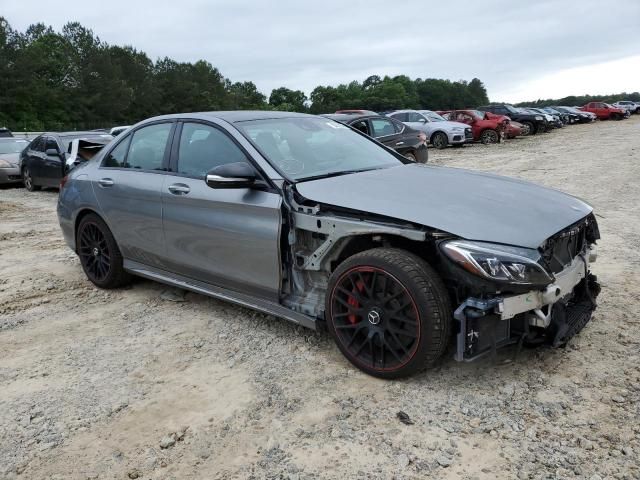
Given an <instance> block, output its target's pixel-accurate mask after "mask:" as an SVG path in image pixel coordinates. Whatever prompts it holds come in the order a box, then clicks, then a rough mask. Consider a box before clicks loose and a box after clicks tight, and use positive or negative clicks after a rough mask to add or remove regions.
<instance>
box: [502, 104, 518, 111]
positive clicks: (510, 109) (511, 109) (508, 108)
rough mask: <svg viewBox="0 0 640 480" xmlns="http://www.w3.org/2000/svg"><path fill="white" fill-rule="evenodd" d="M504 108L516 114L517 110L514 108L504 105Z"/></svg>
mask: <svg viewBox="0 0 640 480" xmlns="http://www.w3.org/2000/svg"><path fill="white" fill-rule="evenodd" d="M504 108H506V109H507V111H508V112H511V113H518V110H517V109H516V108H515V107H512V106H511V105H505V106H504Z"/></svg>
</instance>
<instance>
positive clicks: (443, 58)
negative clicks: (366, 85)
mask: <svg viewBox="0 0 640 480" xmlns="http://www.w3.org/2000/svg"><path fill="white" fill-rule="evenodd" d="M0 15H4V16H5V17H6V18H7V20H8V21H9V23H10V24H11V25H12V27H13V28H16V29H19V30H24V29H25V28H26V27H27V26H28V25H29V24H31V23H35V22H44V23H45V24H47V25H52V26H53V27H54V28H55V29H56V30H59V29H60V28H61V27H62V25H64V24H65V23H66V22H68V21H75V20H77V21H79V22H80V23H81V24H83V25H84V26H86V27H89V28H91V29H92V30H93V31H94V33H95V34H97V35H98V36H99V37H100V38H101V39H102V40H105V41H107V42H108V43H110V44H117V45H132V46H134V47H135V48H137V49H139V50H142V51H144V52H146V53H147V54H148V55H149V56H150V57H151V58H152V59H154V60H155V59H157V58H158V57H164V56H169V57H171V58H173V59H175V60H178V61H195V60H198V59H205V60H207V61H209V62H211V63H212V64H213V65H214V66H215V67H217V68H218V69H219V70H220V71H221V73H222V74H223V75H224V76H226V77H227V78H230V79H231V80H232V81H244V80H251V81H253V82H255V83H256V85H257V86H258V88H259V89H260V90H261V91H262V92H263V93H265V94H266V95H267V96H268V95H269V93H270V91H271V89H273V88H277V87H280V86H286V87H289V88H292V89H300V90H304V91H305V92H306V93H307V94H309V93H310V92H311V90H312V89H313V88H314V87H315V86H317V85H337V84H339V83H345V82H349V81H351V80H360V81H362V80H364V79H365V78H366V77H367V76H369V75H373V74H378V75H399V74H405V75H408V76H410V77H412V78H416V77H421V78H427V77H435V78H448V79H451V80H458V79H466V80H471V79H472V78H473V77H478V78H480V79H481V80H482V81H483V82H484V83H485V85H486V87H487V90H488V93H489V97H490V98H491V99H492V100H494V101H498V100H504V101H514V102H515V101H519V100H532V99H537V98H549V97H560V96H565V95H571V94H576V95H581V94H585V93H593V94H598V93H603V94H604V93H617V92H620V91H625V90H626V91H629V92H631V91H638V90H640V0H607V1H602V0H575V1H573V0H569V1H562V0H534V1H528V2H527V1H515V0H511V1H497V0H495V1H494V0H481V1H478V0H469V1H462V0H458V1H455V2H449V1H443V2H437V4H436V2H434V1H428V0H415V1H414V0H406V1H395V2H394V1H389V0H386V1H381V0H364V1H363V0H350V1H345V0H322V1H313V2H311V1H302V0H277V1H276V0H271V1H250V0H228V1H216V0H181V1H178V2H176V1H162V0H129V1H124V0H109V1H101V2H95V1H89V0H65V1H52V0H46V1H45V0H42V1H36V0H20V1H18V0H0Z"/></svg>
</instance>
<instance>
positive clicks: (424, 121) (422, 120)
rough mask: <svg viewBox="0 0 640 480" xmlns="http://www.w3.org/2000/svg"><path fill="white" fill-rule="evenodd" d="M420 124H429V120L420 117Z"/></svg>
mask: <svg viewBox="0 0 640 480" xmlns="http://www.w3.org/2000/svg"><path fill="white" fill-rule="evenodd" d="M418 121H419V122H420V123H427V119H426V118H424V117H420V120H418Z"/></svg>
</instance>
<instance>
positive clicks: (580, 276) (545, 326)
mask: <svg viewBox="0 0 640 480" xmlns="http://www.w3.org/2000/svg"><path fill="white" fill-rule="evenodd" d="M590 257H591V258H590ZM594 260H595V252H594V251H591V253H587V254H586V255H579V256H576V257H575V258H574V259H573V261H572V262H571V264H570V265H569V266H567V267H566V268H565V269H564V270H562V271H561V272H559V273H558V274H556V275H555V277H556V281H555V282H554V283H552V284H551V285H549V286H547V287H546V288H545V289H544V290H532V291H530V292H527V293H524V294H521V295H510V296H497V297H494V298H489V299H479V298H468V299H466V300H465V301H464V302H463V303H462V304H461V305H460V306H459V307H458V308H457V309H456V311H455V313H454V318H455V319H456V320H457V321H458V333H457V339H456V353H455V359H456V360H458V361H471V360H475V359H476V358H478V357H480V356H483V355H485V354H487V353H489V352H491V351H495V350H496V349H497V348H500V347H503V346H505V345H509V344H513V343H518V342H521V341H525V340H526V339H530V338H532V336H533V335H532V334H534V333H537V337H538V339H540V338H542V339H543V341H544V342H545V343H548V344H550V345H552V346H554V347H559V346H562V345H564V344H566V343H567V341H568V340H569V339H571V338H572V337H573V336H574V335H576V334H577V333H578V332H580V331H581V330H582V328H583V327H584V326H585V325H586V324H587V323H588V322H589V320H590V319H591V315H592V313H593V311H594V310H595V308H596V297H597V296H598V294H599V293H600V285H599V284H598V282H597V279H596V277H595V276H594V275H592V274H590V273H588V271H589V261H594ZM534 330H535V332H534Z"/></svg>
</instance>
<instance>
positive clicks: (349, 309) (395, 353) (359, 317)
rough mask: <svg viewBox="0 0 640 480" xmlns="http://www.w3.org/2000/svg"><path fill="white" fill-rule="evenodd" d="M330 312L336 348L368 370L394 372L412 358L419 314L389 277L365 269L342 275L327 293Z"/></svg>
mask: <svg viewBox="0 0 640 480" xmlns="http://www.w3.org/2000/svg"><path fill="white" fill-rule="evenodd" d="M331 311H332V317H333V319H334V328H335V330H336V333H337V335H338V338H339V340H340V342H341V343H342V344H343V345H344V347H345V348H346V349H347V351H348V352H349V353H350V354H351V355H352V356H353V357H354V358H357V359H358V360H359V361H360V362H362V363H364V364H366V365H369V366H370V367H371V368H375V369H379V370H394V369H397V368H399V367H402V366H404V365H405V364H406V363H407V362H408V361H409V360H411V358H412V357H413V355H415V351H416V348H417V346H418V339H419V338H420V323H419V322H418V309H417V307H416V303H415V301H414V299H413V298H412V297H411V294H410V293H409V291H408V290H407V288H406V287H405V286H404V285H402V283H401V282H400V281H399V280H398V279H397V278H395V277H394V276H392V275H390V274H389V273H388V272H385V271H384V270H381V269H379V268H374V267H367V266H359V267H354V268H352V269H351V270H348V271H347V272H345V273H344V274H343V275H342V276H341V277H340V279H339V280H338V283H337V284H336V286H335V287H334V290H333V292H332V305H331Z"/></svg>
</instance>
